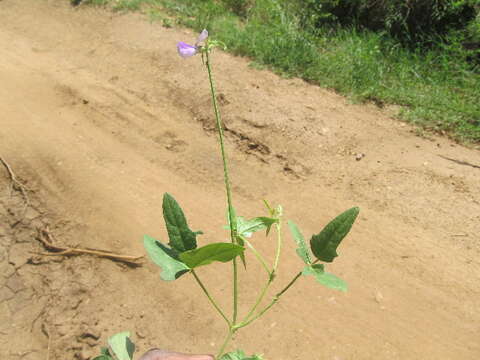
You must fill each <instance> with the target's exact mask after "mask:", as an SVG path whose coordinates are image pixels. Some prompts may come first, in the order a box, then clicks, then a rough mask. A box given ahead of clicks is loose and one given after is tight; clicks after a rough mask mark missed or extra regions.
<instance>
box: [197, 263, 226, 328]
mask: <svg viewBox="0 0 480 360" xmlns="http://www.w3.org/2000/svg"><path fill="white" fill-rule="evenodd" d="M192 275H193V277H194V278H195V280H197V283H198V285H200V287H201V288H202V290H203V292H204V293H205V295H207V298H208V300H210V303H211V304H212V305H213V307H214V308H215V309H216V310H217V311H218V313H219V314H220V315H221V316H222V317H223V318H224V319H225V321H226V322H227V325H228V327H231V326H232V324H231V322H230V320H228V318H227V317H226V316H225V313H224V312H223V311H222V309H220V306H218V304H217V302H216V301H215V300H213V298H212V296H211V295H210V293H209V292H208V290H207V288H206V287H205V285H203V283H202V281H201V280H200V278H199V277H198V275H197V273H196V272H195V270H193V269H192Z"/></svg>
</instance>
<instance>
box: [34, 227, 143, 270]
mask: <svg viewBox="0 0 480 360" xmlns="http://www.w3.org/2000/svg"><path fill="white" fill-rule="evenodd" d="M37 238H38V240H40V242H41V243H42V244H43V246H44V247H45V248H46V249H47V250H49V251H53V252H52V253H43V254H42V255H48V256H54V255H57V256H71V255H85V254H86V255H93V256H98V257H104V258H107V259H112V260H116V261H121V262H124V263H128V264H130V265H135V266H140V264H139V262H138V261H139V260H140V259H141V258H143V256H130V255H120V254H115V253H113V252H110V251H105V250H98V249H83V248H71V247H64V246H58V245H54V240H53V236H52V234H51V233H50V231H49V229H48V227H47V228H45V229H42V230H39V234H38V237H37Z"/></svg>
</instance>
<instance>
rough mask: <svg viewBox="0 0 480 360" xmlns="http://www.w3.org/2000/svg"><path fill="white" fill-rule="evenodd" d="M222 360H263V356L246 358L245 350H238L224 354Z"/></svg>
mask: <svg viewBox="0 0 480 360" xmlns="http://www.w3.org/2000/svg"><path fill="white" fill-rule="evenodd" d="M220 360H263V357H262V356H261V355H252V356H246V355H245V352H243V350H236V351H232V352H229V353H228V354H224V355H223V356H222V357H221V358H220Z"/></svg>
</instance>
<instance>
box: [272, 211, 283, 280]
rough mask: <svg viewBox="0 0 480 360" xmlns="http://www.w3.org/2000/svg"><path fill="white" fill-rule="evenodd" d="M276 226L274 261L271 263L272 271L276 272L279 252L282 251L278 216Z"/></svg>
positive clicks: (280, 221) (280, 226)
mask: <svg viewBox="0 0 480 360" xmlns="http://www.w3.org/2000/svg"><path fill="white" fill-rule="evenodd" d="M275 226H276V227H277V253H276V255H275V262H274V263H273V273H274V275H275V273H276V272H277V268H278V261H279V260H280V252H281V251H282V219H281V218H279V219H278V222H277V223H276V224H275Z"/></svg>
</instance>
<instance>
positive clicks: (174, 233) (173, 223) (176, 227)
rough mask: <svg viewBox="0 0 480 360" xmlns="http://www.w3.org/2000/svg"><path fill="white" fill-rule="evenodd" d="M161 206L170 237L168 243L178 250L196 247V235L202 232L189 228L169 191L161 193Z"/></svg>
mask: <svg viewBox="0 0 480 360" xmlns="http://www.w3.org/2000/svg"><path fill="white" fill-rule="evenodd" d="M162 208H163V219H164V220H165V225H166V227H167V232H168V238H169V239H170V242H169V243H168V244H169V245H170V246H171V247H172V248H173V249H175V250H176V251H178V252H184V251H187V250H192V249H195V248H196V247H197V239H196V238H197V235H198V234H201V233H202V232H201V231H197V232H193V231H192V230H190V228H189V227H188V224H187V219H186V218H185V214H184V213H183V210H182V208H181V207H180V205H179V204H178V202H177V201H176V200H175V199H174V198H173V196H172V195H170V194H169V193H165V194H164V195H163V204H162Z"/></svg>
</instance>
